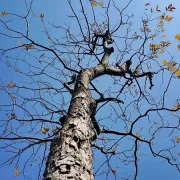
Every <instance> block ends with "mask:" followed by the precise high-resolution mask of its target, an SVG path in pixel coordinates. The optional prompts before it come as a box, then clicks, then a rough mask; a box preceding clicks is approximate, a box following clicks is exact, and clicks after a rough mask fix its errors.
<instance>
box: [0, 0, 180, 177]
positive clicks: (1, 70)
mask: <svg viewBox="0 0 180 180" xmlns="http://www.w3.org/2000/svg"><path fill="white" fill-rule="evenodd" d="M26 1H27V2H26ZM26 1H25V0H16V1H12V0H1V3H0V4H1V5H0V12H4V11H5V12H8V13H12V14H20V15H22V14H24V13H27V9H26V3H27V5H28V7H29V3H30V0H26ZM25 2H26V3H25ZM77 2H78V0H74V1H73V8H74V9H75V10H76V12H77V15H81V13H80V11H79V7H80V6H79V4H78V3H77ZM98 2H99V1H98ZM116 2H117V6H118V7H124V6H125V4H127V1H126V0H121V1H118V0H116ZM83 3H88V0H83ZM106 3H107V0H105V1H104V4H106ZM146 3H150V4H151V6H152V7H153V8H154V9H155V7H156V6H157V4H158V5H159V8H160V9H163V8H164V7H166V6H167V5H169V4H170V3H172V4H173V6H175V7H176V10H175V12H173V13H172V16H173V20H172V22H169V24H167V25H166V26H165V29H166V31H165V35H166V40H170V41H171V43H172V44H173V45H172V48H171V47H170V54H173V53H174V52H176V50H174V49H173V48H174V47H176V46H177V45H178V42H177V41H176V40H175V38H174V37H175V35H176V34H177V33H180V2H179V1H177V0H171V1H170V0H166V1H160V0H159V1H154V0H150V1H146V0H145V1H141V0H132V3H131V4H130V6H129V8H128V9H127V10H126V11H125V13H127V14H133V15H134V17H133V18H132V22H133V26H132V27H131V31H132V34H133V33H134V32H138V31H139V29H140V28H141V26H142V23H141V17H142V16H143V15H144V13H145V12H146V10H145V4H146ZM147 8H148V7H147ZM32 9H33V13H34V15H35V16H36V17H35V16H32V15H31V16H29V18H28V20H29V22H30V24H29V29H30V31H29V37H30V38H31V39H32V40H34V41H35V42H37V43H40V44H42V45H45V46H51V43H50V42H49V40H48V38H47V36H46V35H45V33H44V26H43V23H42V21H41V18H39V16H40V14H41V13H43V14H44V18H43V19H44V23H45V24H46V25H47V27H48V32H49V33H50V34H52V35H53V36H54V37H55V38H57V39H58V38H59V40H60V41H61V40H62V41H63V35H64V34H62V32H61V30H60V29H57V30H54V29H51V28H50V26H49V24H48V23H52V24H55V25H56V24H57V25H58V26H65V25H67V26H70V27H71V29H72V31H73V32H74V33H75V34H76V33H77V32H78V31H79V30H78V26H77V23H76V22H75V21H74V19H73V18H69V17H70V16H72V12H71V10H70V8H69V6H68V4H67V2H66V0H61V1H59V0H34V1H33V4H32ZM86 12H87V14H88V15H89V14H91V9H88V8H86ZM96 12H97V13H98V14H99V16H98V18H97V19H98V21H99V22H102V21H103V20H104V15H103V12H104V11H103V9H102V8H101V7H97V8H96V9H95V13H96ZM157 13H158V12H157ZM109 14H110V19H111V27H113V25H115V24H117V22H118V21H119V18H118V13H117V12H116V11H115V10H112V9H110V11H109ZM91 15H92V14H91ZM13 17H14V16H13ZM156 17H157V16H156ZM5 18H7V20H11V21H10V22H8V23H9V25H10V27H12V28H14V29H15V30H19V31H22V32H23V33H25V29H26V26H25V25H26V24H25V23H24V22H23V21H21V20H20V19H19V18H12V16H11V15H9V16H7V17H4V16H1V17H0V20H1V19H2V20H3V21H4V19H5ZM89 19H90V20H92V19H93V16H92V17H91V16H90V17H89ZM150 28H151V29H152V30H154V29H155V28H156V26H155V25H154V24H152V27H150ZM0 33H6V29H4V27H3V24H2V23H0ZM122 33H124V31H123V30H122ZM11 35H14V34H13V33H12V34H11ZM117 35H119V36H121V34H117ZM160 40H161V38H160V37H158V38H155V39H154V42H153V43H156V42H157V41H160ZM18 42H22V43H27V41H26V42H24V40H23V39H22V38H14V39H11V38H7V37H5V36H3V35H2V34H0V49H2V48H3V49H5V48H10V47H16V46H18ZM117 42H118V43H119V44H120V43H121V41H120V40H118V39H117ZM136 45H138V43H137V44H135V46H136ZM118 46H119V47H120V48H124V46H123V45H121V44H120V45H118ZM121 46H123V47H121ZM52 48H53V47H52ZM59 49H61V47H57V50H59ZM147 49H148V47H147ZM22 51H23V50H21V49H20V48H19V49H17V50H16V49H15V50H13V51H10V52H8V56H11V57H15V58H17V59H19V60H16V61H13V62H12V64H11V63H10V64H11V65H12V66H13V68H15V69H20V70H24V71H27V72H30V71H31V70H32V71H34V72H38V70H39V69H38V68H42V66H43V65H42V64H41V63H39V64H38V63H37V62H38V61H39V60H38V58H37V59H36V58H35V57H34V56H36V57H39V56H40V55H41V54H42V53H43V52H44V51H42V49H40V52H39V49H37V50H35V51H34V52H33V53H32V54H31V50H30V51H29V52H27V54H26V53H21V52H22ZM46 56H47V62H48V59H50V60H52V59H51V53H49V52H46ZM128 56H129V54H127V55H126V56H124V57H123V60H125V59H124V58H128ZM117 57H119V54H118V53H116V52H115V53H114V54H113V55H112V57H111V63H113V62H114V59H115V58H117ZM175 57H176V59H175V60H176V62H177V63H180V60H179V59H180V56H179V54H178V53H176V56H175ZM71 58H72V56H71ZM22 59H25V60H26V62H28V63H29V64H31V65H32V67H31V68H28V64H27V63H26V62H25V61H23V60H22ZM66 59H68V56H67V57H66V56H64V59H63V60H64V61H65V60H66ZM163 59H166V60H171V55H169V54H168V52H167V53H166V54H165V55H162V56H160V57H159V62H161V61H162V60H163ZM4 61H5V58H4V57H3V58H2V56H1V57H0V82H1V84H8V82H10V81H12V82H15V83H16V84H19V86H20V85H21V84H26V81H28V80H29V79H28V80H26V79H25V77H26V76H25V75H23V74H17V73H16V72H15V71H13V68H11V70H10V67H8V65H7V64H5V63H3V62H4ZM72 64H73V62H72ZM86 64H87V62H85V63H84V64H83V65H84V67H85V66H86ZM92 64H93V63H92ZM92 64H91V65H92ZM33 65H35V66H36V67H37V68H34V67H33ZM135 65H136V64H135V62H134V63H133V66H135ZM148 65H149V64H148ZM57 68H59V69H62V65H60V64H58V65H57ZM53 71H54V72H55V73H57V71H58V69H55V70H54V66H51V67H48V68H47V69H46V72H49V73H51V75H52V76H53V73H52V72H53ZM68 75H69V74H68V73H67V76H68ZM69 76H70V75H69ZM43 77H44V78H47V76H42V79H43ZM53 77H56V78H61V74H58V75H57V76H53ZM105 78H106V79H105ZM164 78H165V80H166V78H167V79H168V78H169V75H165V76H164ZM32 79H33V78H32ZM160 79H161V78H159V77H157V78H155V80H154V84H155V86H156V85H158V88H154V89H153V90H152V91H151V92H152V94H153V96H155V97H157V99H158V98H159V99H160V97H159V94H160V93H162V91H163V90H164V88H165V85H162V86H161V85H160V84H159V82H161V80H160ZM33 80H39V79H36V78H35V79H33ZM111 80H112V79H111V78H107V77H102V78H100V79H98V80H97V81H95V82H94V83H95V84H98V85H97V87H98V88H99V90H101V91H104V89H106V88H107V89H108V87H109V86H111V85H107V84H106V83H104V82H109V83H111V82H110V81H111ZM165 80H164V81H165ZM43 81H44V82H46V80H44V79H43ZM63 81H65V78H64V77H62V82H63ZM47 82H48V83H51V85H52V86H54V87H57V88H59V86H62V84H61V83H60V82H58V81H56V80H52V79H48V78H47ZM165 84H166V85H167V82H166V83H165ZM38 85H39V84H38ZM39 86H40V85H39ZM29 87H33V88H35V87H38V86H37V85H34V84H33V83H32V84H31V85H29ZM118 88H119V87H118V86H116V87H114V90H118ZM179 91H180V81H178V82H177V80H176V81H172V83H171V88H170V89H169V91H168V93H167V95H166V105H167V107H173V105H174V104H175V100H176V99H177V98H179ZM17 92H18V93H19V94H21V92H22V93H23V96H26V97H33V95H35V96H36V95H37V94H35V93H34V94H33V93H29V91H28V92H26V91H23V90H21V88H20V89H19V90H17ZM42 94H43V95H42V98H47V100H50V101H53V100H54V99H53V98H52V99H51V96H50V95H49V94H46V93H42ZM54 94H55V92H54ZM55 97H56V98H57V99H56V100H55V101H58V100H60V101H61V103H62V102H63V98H62V97H57V94H56V95H55ZM64 97H65V100H64V102H65V103H67V102H68V100H69V96H67V95H65V96H64ZM123 98H124V99H126V100H127V102H130V101H129V100H130V99H129V96H128V97H123ZM6 103H7V104H8V103H11V100H10V98H9V97H8V95H7V92H6V93H5V92H4V91H0V104H6ZM143 103H144V102H142V104H141V110H142V111H145V110H146V108H147V107H148V106H147V104H145V103H144V104H143ZM32 104H33V103H32ZM32 104H31V103H29V104H28V105H27V109H29V110H30V109H31V108H32ZM67 107H68V103H67V104H66V105H65V109H67ZM37 109H38V110H39V111H40V112H41V113H43V107H40V106H37ZM132 109H133V107H130V111H131V110H132ZM32 111H33V113H36V112H35V110H34V109H33V110H32ZM110 111H111V112H110ZM6 113H7V112H6ZM6 113H5V112H2V111H1V109H0V121H1V122H0V123H1V125H2V124H3V120H5V119H6V118H7V116H6ZM16 113H17V114H18V117H20V116H21V117H26V115H27V114H26V113H23V112H22V110H20V109H18V108H17V112H16ZM111 113H112V114H113V113H114V111H113V110H112V109H110V106H107V107H106V106H105V107H104V109H103V110H101V111H100V112H99V114H98V118H102V119H103V118H105V117H107V116H109V114H111ZM131 113H132V112H131ZM131 115H133V116H132V118H134V117H137V112H134V114H133V113H132V114H131ZM162 116H163V117H164V118H165V119H167V121H169V119H168V118H172V116H170V115H169V114H168V113H167V114H166V113H165V114H162ZM47 117H48V116H47ZM111 117H113V118H114V119H116V118H117V117H116V115H114V116H113V115H112V116H111ZM55 118H58V117H55ZM151 118H154V119H157V121H158V120H159V118H160V117H159V116H158V115H157V114H151ZM134 119H135V118H134ZM143 120H144V121H143ZM143 120H142V121H140V123H138V124H137V127H136V129H135V131H134V133H135V132H136V131H137V130H141V136H142V137H144V138H146V137H148V132H149V131H148V130H149V127H150V126H147V124H148V120H147V119H146V118H144V119H143ZM114 121H115V120H114ZM104 123H106V126H108V127H112V128H115V129H116V130H119V129H121V130H122V131H123V128H124V127H122V126H121V127H119V126H120V125H122V123H121V122H119V124H118V123H117V124H116V123H114V124H113V123H110V122H109V120H108V119H107V120H106V119H105V120H103V121H102V124H104ZM171 123H172V124H171ZM173 123H174V124H176V121H175V122H174V119H173V122H170V124H171V125H174V124H173ZM100 124H101V121H100ZM102 124H101V125H102ZM13 125H14V126H15V127H16V128H18V127H19V126H20V125H22V124H18V123H17V122H16V123H13ZM33 128H35V129H36V128H40V125H38V126H37V127H35V126H33ZM29 129H30V127H28V125H27V126H23V131H22V132H23V133H24V134H25V135H29ZM52 129H53V127H52ZM13 130H14V129H13ZM0 131H2V132H0V134H3V129H2V128H0ZM168 132H169V131H163V132H161V133H159V134H158V137H157V140H156V141H155V143H158V145H157V147H156V150H158V149H159V147H160V146H161V147H166V146H168V145H171V142H170V141H171V139H170V137H169V136H168ZM175 135H179V136H180V131H175V132H173V135H172V136H171V138H173V137H175ZM36 137H39V138H40V137H45V135H42V133H41V134H40V135H39V134H37V136H36ZM113 138H116V137H115V136H114V137H113ZM127 139H128V138H126V139H125V140H123V141H122V142H121V143H120V144H119V146H120V148H119V149H120V150H121V147H122V150H123V149H125V148H128V147H130V145H129V144H128V143H127V142H129V141H126V140H127ZM4 143H7V142H6V141H2V140H0V147H2V146H4ZM23 145H24V143H20V144H18V145H17V147H18V148H20V147H23ZM33 150H34V151H36V150H37V148H34V149H33ZM33 150H32V149H31V150H27V151H26V152H25V153H23V154H22V156H21V159H20V161H19V163H18V169H19V172H20V174H19V176H17V177H16V176H15V175H14V168H15V166H16V164H15V162H13V163H12V164H10V165H7V166H3V167H1V168H0V179H1V180H13V179H18V180H24V179H32V180H36V179H38V178H37V173H36V172H37V169H38V166H39V165H38V163H37V162H39V161H40V158H39V156H43V153H44V151H43V150H42V149H41V148H40V150H39V151H38V153H37V156H36V157H35V158H34V159H33V161H32V162H31V163H29V164H28V165H27V167H26V169H25V174H23V173H22V172H23V168H24V167H25V166H24V163H23V162H24V161H26V160H27V159H28V157H29V156H30V155H31V154H32V151H33ZM12 151H13V150H12ZM138 152H139V154H138V158H139V162H138V167H139V173H138V180H144V179H145V180H152V179H153V180H159V179H163V180H169V179H173V180H179V179H180V172H178V170H177V169H176V168H175V167H173V166H171V165H170V164H168V163H167V161H166V160H163V159H161V158H158V157H156V158H154V157H153V156H152V155H151V152H150V151H149V147H148V146H147V145H145V144H143V143H139V150H138ZM173 152H174V153H176V154H178V152H179V153H180V144H179V146H178V147H177V148H176V150H174V151H173ZM33 153H34V152H33ZM47 153H48V152H46V154H47ZM10 157H11V153H4V152H3V151H0V163H2V162H4V161H5V160H6V159H8V158H10ZM179 158H180V156H177V161H178V162H180V159H179ZM94 160H95V164H94V168H95V172H96V171H97V169H98V167H99V166H100V165H101V164H102V163H103V162H104V161H105V160H106V157H105V156H102V155H101V153H100V152H99V151H97V150H95V154H94ZM110 163H111V166H112V167H114V168H116V169H117V180H118V179H120V177H125V176H126V177H128V176H129V175H130V174H131V176H130V177H129V179H133V172H134V164H132V163H131V164H127V165H122V164H121V162H120V160H119V161H117V159H115V158H114V157H112V158H111V160H110ZM43 168H44V166H43V167H42V172H43ZM103 168H104V171H105V170H107V167H103ZM103 168H102V169H101V172H102V171H103ZM42 172H41V174H42ZM96 179H97V180H102V179H105V175H103V176H97V177H96ZM108 179H115V177H114V175H113V174H112V173H111V174H110V175H109V177H108Z"/></svg>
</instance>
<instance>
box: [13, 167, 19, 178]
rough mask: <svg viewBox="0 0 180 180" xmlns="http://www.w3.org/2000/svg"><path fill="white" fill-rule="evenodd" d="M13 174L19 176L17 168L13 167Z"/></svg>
mask: <svg viewBox="0 0 180 180" xmlns="http://www.w3.org/2000/svg"><path fill="white" fill-rule="evenodd" d="M14 174H15V176H18V175H19V170H18V166H16V167H15V169H14Z"/></svg>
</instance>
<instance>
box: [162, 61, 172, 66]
mask: <svg viewBox="0 0 180 180" xmlns="http://www.w3.org/2000/svg"><path fill="white" fill-rule="evenodd" d="M161 63H162V64H163V65H165V66H169V65H170V64H171V63H170V62H169V61H166V60H163V61H162V62H161Z"/></svg>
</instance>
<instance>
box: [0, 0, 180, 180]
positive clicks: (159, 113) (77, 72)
mask: <svg viewBox="0 0 180 180" xmlns="http://www.w3.org/2000/svg"><path fill="white" fill-rule="evenodd" d="M24 3H25V8H24V9H23V11H22V12H17V13H14V12H11V11H8V10H7V11H2V12H1V14H2V17H1V18H0V23H1V29H0V35H1V37H2V39H3V40H5V42H6V43H5V44H4V45H2V47H1V48H0V52H1V64H2V66H3V69H5V70H6V72H7V71H8V73H10V75H11V76H10V77H8V75H7V77H5V80H3V79H2V80H1V85H0V90H1V96H2V102H1V126H0V127H1V131H2V132H1V135H0V140H1V141H2V142H3V143H2V145H1V150H2V151H4V152H7V153H8V157H7V158H6V160H5V161H4V162H2V163H1V165H2V166H4V165H9V164H13V167H14V173H15V175H16V176H18V175H19V174H23V175H24V178H27V177H26V172H27V167H28V165H30V166H35V168H37V167H38V169H39V171H38V179H42V171H44V175H43V176H44V180H58V179H78V180H80V179H82V180H84V179H86V180H92V179H94V177H95V178H98V176H100V175H101V176H100V179H112V178H115V179H121V178H122V179H134V180H135V179H137V178H138V177H139V176H140V175H139V173H138V172H139V171H140V168H139V162H140V159H141V158H142V156H144V155H145V154H146V152H145V150H147V149H149V152H150V153H151V155H153V156H154V157H158V158H161V159H163V160H165V162H166V163H168V164H170V165H172V166H174V167H175V168H177V169H178V170H180V162H179V158H178V155H179V154H178V153H179V152H178V151H179V144H178V143H179V142H180V131H179V130H180V129H179V126H180V121H179V120H180V116H179V112H178V110H179V109H180V102H179V95H178V91H177V88H175V86H176V87H178V85H179V80H178V79H179V78H180V70H179V63H178V61H177V60H176V57H178V55H179V49H180V45H178V44H177V43H178V41H180V34H179V33H178V32H177V33H176V34H173V35H172V37H173V38H174V37H175V39H176V42H175V41H174V43H173V44H172V43H171V42H173V41H170V40H168V39H166V36H165V33H166V34H167V36H170V35H169V34H168V32H166V31H165V28H166V27H168V26H169V24H170V23H171V20H172V19H173V16H172V14H173V13H174V11H175V10H176V8H175V6H174V5H172V4H167V5H166V7H165V8H164V9H163V7H160V6H158V5H156V6H155V5H153V4H152V5H151V4H150V3H146V4H143V6H142V4H139V8H140V7H143V11H145V13H144V15H143V17H142V14H141V18H139V19H138V20H137V19H136V18H137V17H138V16H137V17H135V16H134V15H133V13H134V11H133V12H130V13H128V10H129V9H130V10H132V7H133V6H134V5H135V3H137V2H134V1H133V0H129V1H128V2H126V1H124V2H121V4H120V3H119V1H118V0H104V1H93V0H90V1H89V0H88V1H82V0H73V1H72V0H64V1H62V2H61V5H62V7H63V8H64V7H66V8H67V7H68V10H67V9H66V10H67V11H68V12H67V13H68V16H67V15H66V14H64V12H62V13H61V12H60V14H61V15H62V16H61V18H62V20H64V19H63V18H65V20H66V23H62V22H61V23H60V24H56V23H52V21H53V20H52V19H51V23H48V20H46V18H47V19H48V17H46V14H45V13H42V12H39V9H38V8H40V7H38V6H36V2H33V0H31V1H30V2H29V1H27V0H25V1H24ZM62 7H61V8H62ZM37 12H38V13H39V15H37V14H38V13H37ZM22 14H23V15H22ZM40 20H41V25H39V26H38V28H37V24H36V23H37V21H38V23H39V21H40ZM58 20H59V19H58ZM42 28H43V33H42V32H41V30H42ZM39 29H40V30H39ZM40 35H41V37H42V38H40V39H38V38H39V36H40ZM170 37H171V36H170ZM174 45H175V46H177V47H174ZM174 50H175V52H176V53H174V54H173V52H174ZM163 59H165V60H163ZM3 69H2V74H3V75H4V73H3ZM11 70H12V71H11ZM6 72H5V73H6ZM172 93H173V95H172ZM166 140H168V141H166ZM164 141H166V142H164ZM99 152H101V153H102V155H101V157H103V158H104V159H103V160H97V162H96V158H97V157H98V156H100V155H99ZM149 152H147V154H148V155H149ZM93 160H95V163H96V164H95V163H94V164H95V166H96V167H95V168H94V171H93ZM35 161H37V162H35ZM98 161H99V162H98ZM45 162H46V164H45ZM165 162H164V163H165ZM22 164H23V165H22ZM123 165H124V166H126V165H128V168H129V169H132V173H128V174H123V172H122V170H119V169H120V168H119V167H120V166H121V167H122V166H123ZM20 166H21V167H20ZM123 168H124V167H123ZM44 169H45V170H44ZM130 171H131V170H130Z"/></svg>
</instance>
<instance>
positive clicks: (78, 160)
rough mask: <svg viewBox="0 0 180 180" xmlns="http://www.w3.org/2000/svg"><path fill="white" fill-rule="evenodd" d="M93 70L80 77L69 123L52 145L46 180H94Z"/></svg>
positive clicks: (88, 70)
mask: <svg viewBox="0 0 180 180" xmlns="http://www.w3.org/2000/svg"><path fill="white" fill-rule="evenodd" d="M93 75H94V71H93V70H92V69H86V70H84V71H82V72H81V73H80V75H79V76H78V79H77V82H76V85H75V89H74V93H73V96H72V100H71V104H70V108H69V112H68V116H67V120H66V122H65V124H64V125H63V128H62V130H61V132H60V133H59V134H58V135H57V136H56V137H55V139H54V141H53V142H52V144H51V148H50V154H49V157H48V161H47V164H46V170H45V173H44V180H60V179H61V180H66V179H73V180H93V179H94V176H93V168H92V167H93V165H92V159H93V158H92V151H91V142H92V140H93V138H94V137H95V131H94V130H93V128H91V120H90V117H91V114H92V113H93V110H94V108H95V106H96V103H95V100H94V99H93V98H92V97H91V93H90V91H89V88H88V84H89V80H90V79H92V76H93Z"/></svg>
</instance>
